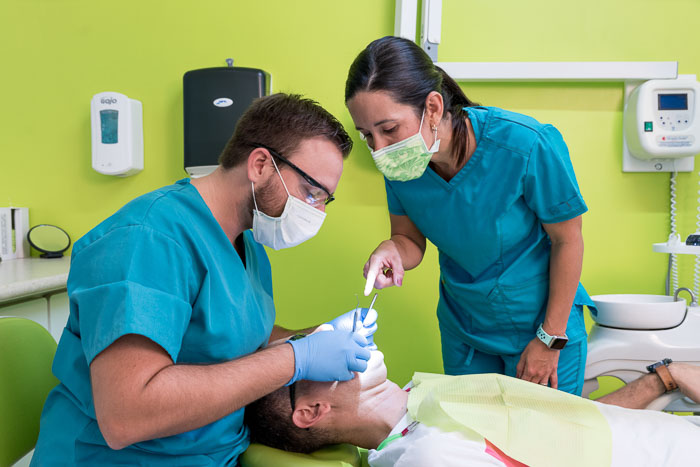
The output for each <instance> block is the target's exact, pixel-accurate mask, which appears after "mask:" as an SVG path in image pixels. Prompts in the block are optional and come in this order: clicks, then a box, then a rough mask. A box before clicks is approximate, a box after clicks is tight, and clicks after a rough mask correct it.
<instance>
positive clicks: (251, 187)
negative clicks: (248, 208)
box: [250, 182, 260, 212]
mask: <svg viewBox="0 0 700 467" xmlns="http://www.w3.org/2000/svg"><path fill="white" fill-rule="evenodd" d="M250 189H251V190H253V204H254V205H255V210H256V211H258V212H260V209H258V203H256V202H255V184H254V183H253V182H250Z"/></svg>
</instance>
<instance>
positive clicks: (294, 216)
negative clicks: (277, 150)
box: [250, 159, 326, 250]
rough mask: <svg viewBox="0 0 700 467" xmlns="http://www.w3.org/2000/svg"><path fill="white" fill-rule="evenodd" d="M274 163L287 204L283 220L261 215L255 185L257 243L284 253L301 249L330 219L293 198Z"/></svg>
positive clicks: (254, 220)
mask: <svg viewBox="0 0 700 467" xmlns="http://www.w3.org/2000/svg"><path fill="white" fill-rule="evenodd" d="M272 163H273V164H274V166H275V170H276V171H277V175H279V177H280V179H281V180H282V185H283V186H284V189H285V191H286V192H287V204H285V205H284V211H282V215H280V217H270V216H268V215H267V214H265V213H264V212H261V211H259V210H258V203H257V202H256V201H255V186H254V185H253V182H251V183H250V186H251V188H252V190H253V203H255V209H254V210H253V238H254V239H255V241H256V242H258V243H261V244H263V245H265V246H268V247H270V248H272V249H274V250H281V249H282V248H290V247H293V246H297V245H299V244H300V243H303V242H305V241H306V240H308V239H310V238H311V237H313V236H314V235H316V234H317V233H318V231H319V229H320V228H321V225H322V224H323V220H324V219H325V218H326V213H325V212H321V211H319V210H318V209H316V208H315V207H313V206H311V205H309V204H306V203H305V202H303V201H302V200H300V199H299V198H295V197H294V196H292V195H290V194H289V190H287V185H286V184H285V183H284V179H283V178H282V174H280V171H279V169H278V168H277V164H276V163H275V160H274V159H272Z"/></svg>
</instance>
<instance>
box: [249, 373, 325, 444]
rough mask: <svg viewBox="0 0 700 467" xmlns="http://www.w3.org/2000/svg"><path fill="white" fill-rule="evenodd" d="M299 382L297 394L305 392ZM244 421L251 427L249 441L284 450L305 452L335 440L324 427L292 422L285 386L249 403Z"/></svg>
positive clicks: (287, 390) (290, 407) (287, 391)
mask: <svg viewBox="0 0 700 467" xmlns="http://www.w3.org/2000/svg"><path fill="white" fill-rule="evenodd" d="M300 383H301V382H298V383H297V395H299V394H302V393H303V392H304V386H303V385H302V384H300ZM244 420H245V424H246V425H247V426H248V429H249V430H250V441H251V442H252V443H259V444H264V445H265V446H270V447H273V448H277V449H282V450H284V451H290V452H301V453H304V454H308V453H310V452H313V451H316V450H318V449H321V448H322V447H323V446H327V445H329V444H335V443H337V442H338V441H337V440H334V439H333V437H332V436H331V433H330V432H328V431H327V430H323V429H320V428H316V427H310V428H306V429H305V428H299V427H298V426H296V425H295V424H294V422H293V421H292V406H291V402H290V399H289V389H288V388H287V387H283V388H280V389H278V390H277V391H275V392H272V393H270V394H268V395H267V396H263V397H261V398H260V399H258V400H256V401H255V402H253V403H251V404H249V405H248V406H247V407H246V408H245V416H244Z"/></svg>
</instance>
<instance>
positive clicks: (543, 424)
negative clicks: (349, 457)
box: [408, 373, 612, 467]
mask: <svg viewBox="0 0 700 467" xmlns="http://www.w3.org/2000/svg"><path fill="white" fill-rule="evenodd" d="M413 383H414V385H415V386H414V387H413V388H412V389H411V392H410V393H409V397H408V412H409V414H410V415H411V417H413V419H415V420H418V421H419V422H421V423H423V424H425V425H428V426H434V427H437V428H440V429H441V430H443V431H457V432H460V433H461V434H463V435H464V436H465V437H467V438H469V439H473V440H483V439H484V438H485V439H487V440H489V441H490V442H491V443H493V444H494V445H496V446H497V447H498V448H499V449H500V450H502V451H503V452H504V453H506V454H507V455H508V456H510V457H512V458H513V459H516V460H518V461H520V462H523V463H525V464H527V465H530V466H532V467H540V466H542V467H549V466H552V467H560V466H562V465H565V466H568V467H576V466H580V467H589V466H596V467H602V466H609V465H610V462H611V458H612V434H611V431H610V426H609V425H608V422H607V420H606V419H605V418H604V417H603V415H602V414H601V413H600V411H599V410H598V409H597V408H596V407H595V405H594V404H593V403H592V402H591V401H589V400H587V399H583V398H580V397H577V396H573V395H571V394H568V393H565V392H561V391H557V390H555V389H551V388H548V387H545V386H540V385H537V384H533V383H530V382H526V381H522V380H519V379H516V378H511V377H508V376H504V375H497V374H484V375H463V376H446V375H435V374H429V373H416V374H414V375H413Z"/></svg>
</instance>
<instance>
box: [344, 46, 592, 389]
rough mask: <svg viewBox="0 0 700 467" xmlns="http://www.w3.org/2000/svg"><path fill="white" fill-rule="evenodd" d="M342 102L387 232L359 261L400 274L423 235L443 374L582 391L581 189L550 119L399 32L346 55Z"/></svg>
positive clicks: (373, 278) (368, 269)
mask: <svg viewBox="0 0 700 467" xmlns="http://www.w3.org/2000/svg"><path fill="white" fill-rule="evenodd" d="M345 102H346V104H347V106H348V109H349V111H350V114H351V115H352V119H353V121H354V122H355V125H356V127H357V129H358V130H359V131H360V133H361V135H362V137H363V138H364V139H366V141H367V145H368V146H369V149H370V150H371V152H372V156H373V158H374V161H375V164H376V165H377V168H378V169H379V170H380V171H381V172H382V173H383V174H384V176H385V183H386V192H387V202H388V207H389V214H390V220H391V238H390V239H389V240H386V241H384V242H382V243H381V244H380V245H379V246H378V247H377V248H376V249H375V250H374V251H373V252H372V254H371V256H370V258H369V260H368V261H367V263H366V264H365V268H364V274H365V277H366V278H367V288H366V289H365V292H366V293H369V291H370V290H371V287H372V285H373V286H374V287H376V288H384V287H388V286H392V285H397V286H400V285H401V284H402V281H403V276H404V271H405V270H408V269H412V268H414V267H416V266H417V265H418V264H420V262H421V260H422V259H423V254H424V252H425V244H426V238H427V239H430V241H431V242H433V243H434V244H435V245H436V246H437V248H438V250H439V252H440V273H441V274H440V300H439V303H438V309H437V315H438V320H439V324H440V333H441V338H442V352H443V365H444V369H445V372H446V373H447V374H473V373H491V372H496V373H505V374H508V375H511V376H517V377H519V378H522V379H524V380H528V381H532V382H535V383H539V384H543V385H550V386H552V387H554V388H559V389H561V390H563V391H566V392H570V393H573V394H580V393H581V390H582V387H583V373H584V365H585V361H586V331H585V328H584V321H583V305H590V306H592V302H591V300H590V298H589V297H588V294H587V293H586V291H585V289H584V288H583V287H582V286H581V284H580V283H579V279H580V275H581V263H582V259H583V238H582V235H581V214H583V213H584V212H586V211H587V207H586V205H585V203H584V201H583V198H582V197H581V194H580V192H579V188H578V184H577V182H576V177H575V175H574V171H573V168H572V166H571V161H570V159H569V154H568V149H567V147H566V144H565V143H564V140H563V139H562V136H561V134H560V133H559V132H558V131H557V129H556V128H554V127H553V126H551V125H545V124H541V123H539V122H537V121H536V120H534V119H533V118H531V117H527V116H525V115H520V114H516V113H513V112H509V111H506V110H502V109H498V108H494V107H479V106H477V105H476V104H475V103H473V102H472V101H470V100H469V99H468V98H467V97H466V96H465V95H464V93H463V92H462V90H461V89H460V88H459V86H458V85H457V83H456V82H455V81H454V80H453V79H452V78H450V77H449V76H448V75H447V74H446V73H445V72H444V71H442V70H441V69H440V68H438V67H436V66H435V65H434V64H433V62H432V61H431V60H430V58H429V57H428V56H427V55H426V54H425V53H424V52H423V50H422V49H421V48H420V47H418V46H417V45H416V44H414V43H413V42H411V41H408V40H405V39H401V38H397V37H384V38H382V39H378V40H375V41H374V42H372V43H370V44H369V45H368V46H367V48H365V49H364V50H363V51H362V52H361V53H360V54H359V55H358V56H357V58H356V59H355V61H354V62H353V64H352V65H351V67H350V71H349V74H348V79H347V82H346V88H345Z"/></svg>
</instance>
